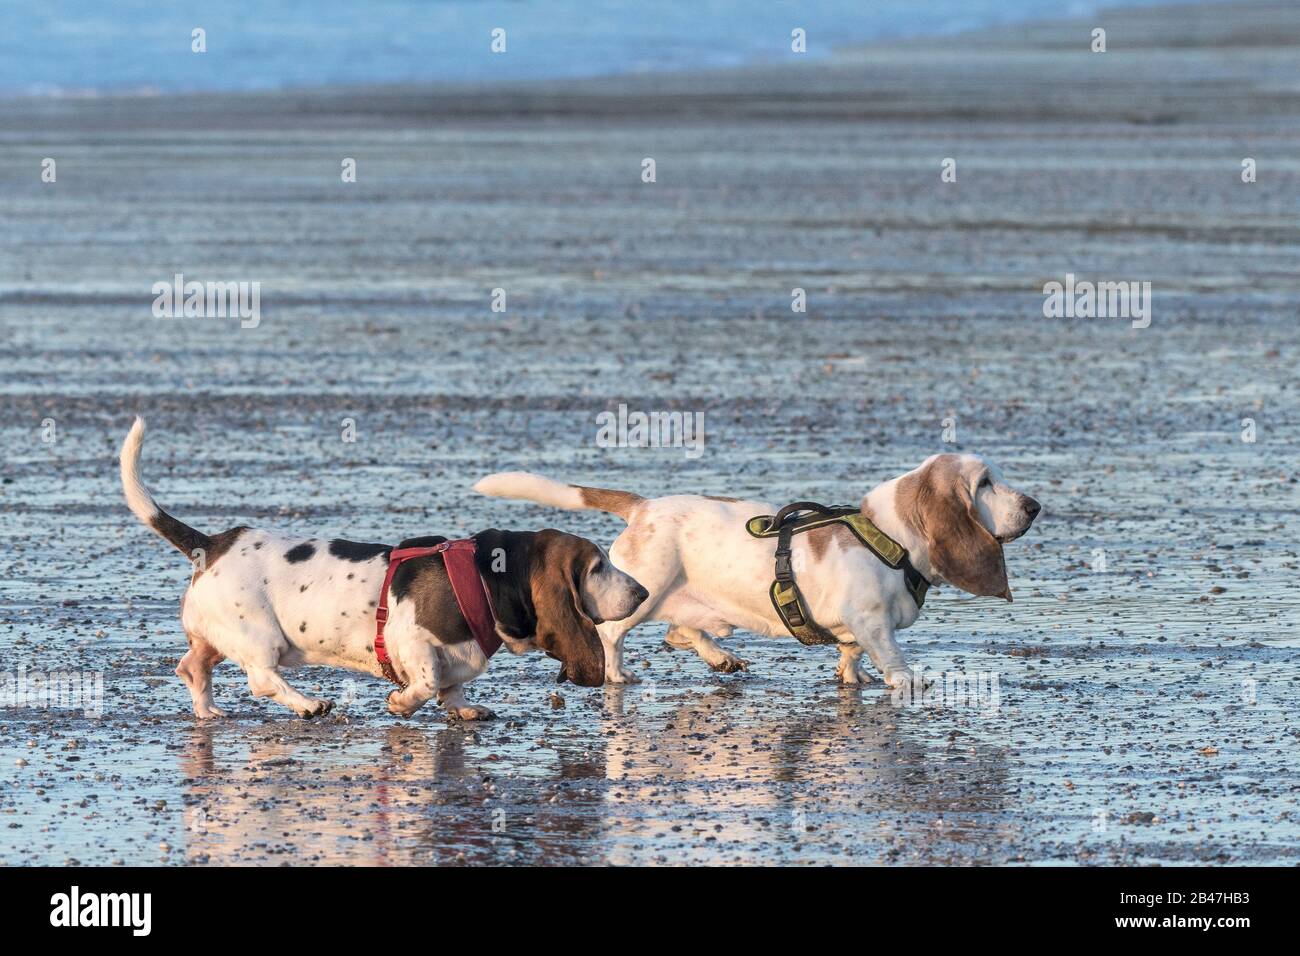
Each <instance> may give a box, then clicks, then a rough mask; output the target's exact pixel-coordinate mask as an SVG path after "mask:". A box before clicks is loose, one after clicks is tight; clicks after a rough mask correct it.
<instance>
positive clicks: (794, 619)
mask: <svg viewBox="0 0 1300 956" xmlns="http://www.w3.org/2000/svg"><path fill="white" fill-rule="evenodd" d="M799 512H810V513H809V514H805V515H803V516H802V517H796V515H798V514H799ZM832 525H843V526H844V527H846V528H848V529H849V530H850V531H852V532H853V534H854V536H855V537H856V538H857V539H858V541H860V542H861V543H862V545H863V546H864V547H866V549H867V550H868V551H870V552H871V553H872V554H874V555H875V556H876V557H877V558H879V559H880V560H881V561H883V562H884V563H885V564H886V565H888V566H889V567H891V568H894V569H895V570H900V571H902V572H903V582H904V584H905V585H906V586H907V593H908V594H910V595H911V596H912V600H913V601H915V602H916V606H917V607H918V608H920V607H921V606H922V605H923V604H925V593H926V592H927V591H928V590H930V582H929V581H927V580H926V579H925V576H924V575H922V574H921V572H920V571H918V570H916V568H914V567H913V566H912V562H911V561H909V560H908V559H907V549H906V548H904V547H903V546H902V545H901V544H899V543H898V542H897V541H895V540H894V539H893V538H891V537H890V536H889V535H887V534H885V532H883V531H881V530H880V529H879V528H877V527H876V526H875V525H874V524H872V523H871V519H870V518H868V517H867V516H866V515H864V514H863V513H862V512H861V511H860V510H859V509H857V508H853V507H837V508H828V507H826V506H825V505H819V504H814V503H813V502H811V501H796V502H795V503H794V504H789V505H786V506H785V507H784V508H782V509H781V510H780V511H778V512H777V513H776V514H775V515H758V516H757V517H754V518H750V519H749V520H748V521H746V522H745V530H746V531H748V532H749V533H750V534H751V535H753V536H754V537H755V538H776V580H775V581H773V582H772V589H771V591H770V592H769V593H770V594H771V597H772V607H774V608H776V613H777V614H778V615H779V616H780V618H781V620H782V621H783V622H785V626H786V628H787V629H788V630H789V631H790V633H791V634H793V635H794V636H795V637H797V638H798V639H799V640H800V641H801V642H802V643H804V644H835V643H837V642H836V640H835V636H834V635H833V634H831V633H830V631H828V630H826V629H825V628H823V627H821V626H819V625H818V624H817V622H816V621H814V620H813V619H812V615H811V614H809V613H808V606H807V604H805V603H804V599H803V595H802V594H800V593H799V585H797V584H796V583H795V580H794V569H793V568H792V567H791V565H790V539H791V538H793V537H794V536H795V535H796V534H801V533H803V532H804V531H812V530H814V529H815V528H825V527H829V526H832Z"/></svg>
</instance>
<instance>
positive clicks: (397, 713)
mask: <svg viewBox="0 0 1300 956" xmlns="http://www.w3.org/2000/svg"><path fill="white" fill-rule="evenodd" d="M400 693H401V691H400V690H394V691H389V693H388V712H389V713H390V714H392V715H393V716H394V717H410V716H411V715H412V714H414V713H415V712H416V710H417V709H418V708H415V707H410V706H408V705H406V704H402V703H399V702H398V701H395V700H394V699H393V698H394V697H396V696H397V695H398V694H400Z"/></svg>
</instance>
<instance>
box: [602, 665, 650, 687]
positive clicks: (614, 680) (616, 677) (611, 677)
mask: <svg viewBox="0 0 1300 956" xmlns="http://www.w3.org/2000/svg"><path fill="white" fill-rule="evenodd" d="M605 683H606V684H639V683H641V678H639V677H637V676H636V675H635V674H633V673H632V672H631V671H630V670H628V669H627V668H626V667H607V668H606V669H605Z"/></svg>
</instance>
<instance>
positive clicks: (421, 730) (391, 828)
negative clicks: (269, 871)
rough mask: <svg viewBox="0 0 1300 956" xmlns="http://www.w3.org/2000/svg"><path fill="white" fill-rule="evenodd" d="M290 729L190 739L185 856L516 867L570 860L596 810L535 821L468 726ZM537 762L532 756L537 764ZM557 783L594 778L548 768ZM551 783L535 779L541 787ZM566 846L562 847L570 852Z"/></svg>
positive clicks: (566, 767)
mask: <svg viewBox="0 0 1300 956" xmlns="http://www.w3.org/2000/svg"><path fill="white" fill-rule="evenodd" d="M324 729H326V730H328V731H334V732H342V735H341V736H340V737H339V738H338V739H336V740H331V739H330V738H329V736H328V734H327V735H321V734H316V733H304V732H301V731H300V730H299V729H298V728H296V727H292V726H290V727H289V728H287V729H286V727H285V726H284V725H276V726H265V727H254V728H235V727H232V726H229V725H227V726H224V727H221V726H216V725H211V724H204V725H199V726H196V727H195V728H194V729H193V730H191V731H190V735H189V741H188V746H187V747H186V749H185V751H184V753H183V756H182V759H181V766H180V767H179V768H178V769H179V771H180V773H181V774H182V775H183V776H184V778H185V783H186V793H185V805H186V812H185V821H186V840H187V848H186V850H187V858H188V859H190V860H191V861H196V862H206V863H211V864H218V865H220V864H226V865H229V864H239V863H264V862H268V861H270V862H274V861H276V860H281V861H283V862H285V863H290V864H313V863H319V864H357V865H371V866H386V865H407V864H426V865H427V864H439V863H456V862H477V863H508V862H525V861H530V860H535V859H537V858H539V857H540V858H549V857H550V855H551V854H552V853H561V854H562V855H563V856H565V857H570V856H572V854H573V853H574V851H575V846H576V845H577V844H578V843H579V842H580V841H581V839H582V837H583V835H584V830H590V829H591V828H590V824H589V823H588V820H589V817H590V814H588V813H573V812H567V813H561V814H555V813H550V814H547V813H537V814H536V815H535V816H534V811H533V808H532V807H531V806H529V805H528V804H527V803H525V802H521V801H518V800H514V799H511V798H510V796H509V794H510V793H511V788H509V787H506V788H504V792H502V788H500V786H499V784H498V783H497V782H495V781H494V776H495V775H496V774H498V773H500V772H501V768H502V761H501V758H500V756H499V755H497V754H494V753H493V751H492V748H491V747H484V746H482V744H481V741H480V739H479V732H478V731H477V730H475V729H473V728H469V727H465V726H448V727H436V728H427V727H420V726H414V725H402V726H392V727H387V728H382V729H380V728H368V727H366V728H362V727H346V728H345V727H344V726H343V725H339V726H334V727H325V728H324ZM530 759H536V758H530ZM550 763H551V767H550V771H551V774H550V776H551V777H552V778H553V779H555V780H574V779H582V778H584V777H588V776H591V775H592V773H593V772H594V771H593V769H592V767H591V766H590V765H588V764H586V763H582V762H579V763H576V764H571V763H569V762H567V761H566V760H564V759H563V758H561V759H560V760H559V761H558V763H556V762H554V761H550ZM540 783H544V780H543V781H538V780H536V779H534V781H533V784H532V786H533V787H535V788H538V789H540V787H539V784H540ZM561 848H562V849H561Z"/></svg>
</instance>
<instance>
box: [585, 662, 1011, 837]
mask: <svg viewBox="0 0 1300 956" xmlns="http://www.w3.org/2000/svg"><path fill="white" fill-rule="evenodd" d="M799 693H802V694H807V693H808V688H799ZM833 693H834V694H835V695H836V696H835V698H834V700H833V701H827V700H825V699H824V698H822V699H819V700H817V701H815V702H814V701H808V702H807V705H806V706H804V707H800V706H799V702H798V700H796V699H795V697H796V696H797V695H796V694H793V693H789V692H786V691H782V690H776V689H773V688H772V687H770V686H753V685H751V684H748V683H742V682H735V683H729V684H727V685H726V686H724V687H721V688H719V689H717V690H715V691H713V692H712V693H706V694H693V693H688V694H682V695H680V696H678V695H674V697H673V698H672V699H670V700H668V701H665V702H663V704H661V705H656V706H651V707H647V706H646V704H645V702H644V699H638V694H637V692H636V691H635V690H632V689H629V690H623V691H618V690H615V691H612V692H611V696H614V697H617V698H619V699H618V700H617V701H615V702H614V703H613V706H612V707H611V708H610V709H611V710H612V711H613V712H614V713H615V714H616V715H617V716H615V717H611V718H609V719H608V720H607V721H606V724H607V726H606V733H607V736H608V753H609V759H608V762H607V770H608V775H609V779H610V780H611V781H614V782H615V783H617V784H619V786H616V787H614V788H613V789H612V790H611V792H610V797H609V800H608V801H607V803H608V810H607V815H606V826H607V827H608V828H609V831H610V832H607V834H606V837H607V839H608V841H609V842H610V843H611V844H612V846H613V850H612V851H611V857H610V858H611V862H617V863H637V862H648V861H652V860H653V861H658V862H671V861H672V860H673V859H674V857H676V858H677V859H680V860H692V861H696V860H698V861H707V860H717V861H727V862H760V861H763V860H772V859H773V857H774V856H775V857H776V858H777V859H782V860H783V861H785V862H793V861H797V860H801V859H816V860H819V861H825V860H827V859H847V858H852V859H854V860H857V861H859V862H869V861H873V860H878V861H880V862H886V861H890V860H892V859H895V858H898V859H906V860H908V861H915V862H938V861H945V860H957V859H963V860H965V859H974V858H978V857H979V855H980V854H981V853H985V852H990V851H994V850H996V848H997V847H998V846H999V845H1000V844H1001V843H1002V842H1003V838H1004V837H1005V835H1006V834H1005V833H1003V830H1004V829H1005V828H1006V826H1007V824H1006V822H1005V819H1003V820H1002V821H1001V822H1000V823H999V822H994V820H995V819H996V815H997V814H998V813H999V811H1001V810H1002V809H1003V808H1004V805H1005V800H1004V791H1005V783H1006V778H1007V773H1006V761H1005V758H1004V755H1003V754H1002V752H1001V751H1000V750H999V749H995V748H989V747H986V746H976V747H974V748H970V747H967V749H966V752H965V753H961V754H956V753H934V752H931V751H930V750H929V749H927V747H926V746H924V745H923V744H922V743H920V742H918V739H917V737H915V736H914V735H912V734H910V733H909V731H908V727H909V725H911V724H912V723H914V722H915V721H916V720H918V719H921V720H924V719H925V718H924V715H923V714H921V713H919V712H918V710H916V709H912V708H909V709H906V710H900V709H898V708H895V707H894V706H893V705H892V704H891V703H890V699H889V696H888V694H887V693H885V692H883V691H881V690H879V689H876V690H866V691H861V690H858V689H852V688H844V687H841V688H836V690H835V691H834V692H833ZM773 697H786V698H790V699H789V701H788V704H789V706H788V707H777V708H773V706H772V704H773V700H772V698H773ZM774 710H784V711H786V712H789V713H798V712H800V711H802V712H803V713H804V714H806V716H803V717H798V718H794V719H790V720H784V721H774V720H772V717H771V715H772V713H773V711H774ZM665 790H667V791H670V793H671V797H672V799H671V802H669V803H668V804H667V805H668V806H669V807H671V810H670V812H669V813H668V814H667V815H665V816H663V817H661V818H645V817H643V816H640V815H639V810H640V808H641V807H644V806H645V805H648V804H649V805H653V804H655V803H662V802H663V798H664V791H665ZM673 837H676V839H675V840H674V839H673ZM651 838H653V842H654V844H655V851H654V853H653V854H651V853H650V851H649V850H646V849H645V848H644V847H643V846H641V845H639V843H641V841H646V840H650V839H651ZM959 844H966V845H965V846H959ZM665 847H667V850H666V852H665ZM643 851H644V852H643Z"/></svg>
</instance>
